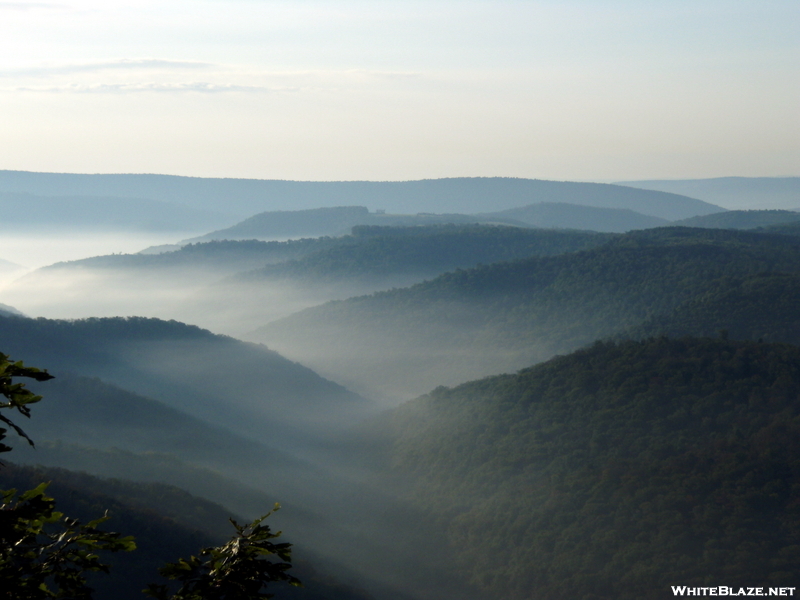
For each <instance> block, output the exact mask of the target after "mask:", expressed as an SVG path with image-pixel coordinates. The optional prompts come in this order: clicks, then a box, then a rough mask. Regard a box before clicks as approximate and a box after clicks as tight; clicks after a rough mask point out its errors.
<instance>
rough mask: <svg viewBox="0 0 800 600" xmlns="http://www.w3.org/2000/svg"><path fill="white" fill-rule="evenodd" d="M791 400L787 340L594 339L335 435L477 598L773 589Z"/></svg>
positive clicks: (796, 410) (788, 534) (795, 378)
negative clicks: (445, 542) (423, 519)
mask: <svg viewBox="0 0 800 600" xmlns="http://www.w3.org/2000/svg"><path fill="white" fill-rule="evenodd" d="M798 397H800V349H798V348H797V347H794V346H788V345H774V344H766V343H761V344H760V343H757V342H734V341H728V340H722V339H694V338H685V339H681V340H670V339H667V338H660V339H650V340H646V341H642V342H623V343H619V344H613V343H597V344H595V345H594V346H592V347H591V348H588V349H584V350H581V351H578V352H575V353H573V354H570V355H567V356H563V357H559V358H555V359H553V360H551V361H549V362H547V363H544V364H541V365H538V366H536V367H533V368H530V369H525V370H523V371H520V372H519V373H518V374H516V375H503V376H496V377H490V378H487V379H483V380H479V381H474V382H470V383H467V384H463V385H461V386H458V387H456V388H444V387H440V388H437V389H436V390H434V391H433V392H431V393H430V394H428V395H426V396H423V397H421V398H419V399H417V400H414V401H411V402H409V403H407V404H404V405H402V406H401V407H399V408H397V409H395V410H394V411H392V412H390V413H389V414H388V415H384V416H381V417H379V418H377V419H376V420H374V421H373V422H372V423H370V424H369V425H368V426H365V427H363V428H362V432H361V433H362V437H361V439H360V440H358V441H354V440H353V439H352V438H351V439H350V440H349V441H348V443H349V444H351V447H352V448H359V452H358V455H359V456H361V457H365V456H366V457H369V458H368V459H366V460H367V462H368V463H369V465H370V467H371V468H372V469H373V470H374V473H375V475H374V477H375V482H376V484H378V485H383V486H387V487H391V488H392V489H393V490H394V491H395V492H396V493H397V494H398V495H399V496H400V497H402V498H405V499H406V500H407V501H408V502H409V503H410V505H412V506H416V507H420V508H421V509H423V510H425V511H427V512H429V513H431V514H433V515H434V516H435V518H436V519H437V520H438V523H439V526H438V528H439V530H440V531H444V532H445V533H446V535H447V537H448V539H449V543H450V546H449V552H451V553H452V556H453V557H454V560H455V561H456V563H457V564H458V566H459V569H460V571H461V573H462V575H463V577H465V578H467V579H468V580H469V581H471V582H472V583H473V584H474V585H476V586H478V587H479V588H480V589H481V591H482V594H481V596H482V597H484V598H490V599H498V600H499V599H501V598H503V599H524V598H533V597H535V598H542V599H545V600H549V599H553V600H556V599H562V598H596V599H608V600H612V599H613V600H627V599H631V600H634V599H641V598H669V597H672V592H671V590H670V586H671V585H689V586H692V585H698V586H699V585H728V586H737V587H738V586H748V585H749V586H752V585H764V586H767V585H771V586H781V585H782V586H791V585H796V583H797V582H796V575H797V573H798V569H800V554H798V547H797V545H796V543H797V536H798V534H800V512H799V511H798V507H797V502H796V499H797V494H798V492H800V490H799V489H798V485H799V484H798V481H800V459H798V456H800V453H799V452H800V447H799V446H798V444H799V443H800V442H799V441H798V440H800V403H798V401H797V400H798ZM364 443H366V444H371V450H370V451H368V452H365V451H364V450H363V447H360V446H358V444H364ZM431 533H432V534H433V533H434V531H432V532H431ZM756 582H757V583H756Z"/></svg>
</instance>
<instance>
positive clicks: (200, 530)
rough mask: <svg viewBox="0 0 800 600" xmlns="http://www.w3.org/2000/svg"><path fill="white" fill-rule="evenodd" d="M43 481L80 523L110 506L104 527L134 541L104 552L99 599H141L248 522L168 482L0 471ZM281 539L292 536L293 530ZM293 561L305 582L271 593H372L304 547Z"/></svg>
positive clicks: (8, 478) (282, 598)
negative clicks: (168, 573)
mask: <svg viewBox="0 0 800 600" xmlns="http://www.w3.org/2000/svg"><path fill="white" fill-rule="evenodd" d="M43 481H48V482H50V485H49V486H48V488H47V493H48V494H49V495H51V496H52V497H54V498H55V499H56V508H57V510H59V511H61V512H63V513H64V514H66V515H68V516H70V517H72V518H77V519H80V521H81V522H82V523H88V522H89V521H92V520H94V519H97V518H98V517H100V516H102V515H103V512H104V511H105V510H108V515H109V517H110V519H109V521H107V522H106V523H105V524H104V525H102V526H101V528H102V529H105V530H108V531H117V532H119V533H122V534H123V535H132V536H134V538H135V541H136V550H134V551H133V552H131V553H127V552H123V553H120V554H113V555H107V556H103V560H104V561H107V562H108V564H110V565H111V573H110V574H96V575H94V576H92V577H91V579H90V584H91V586H92V587H93V588H94V594H93V596H92V597H93V598H95V600H143V599H144V598H145V595H144V594H143V593H142V592H141V590H142V589H144V588H145V586H146V585H148V584H149V583H156V582H157V583H164V582H165V581H166V580H164V579H163V578H162V577H160V576H159V574H158V569H159V568H160V567H162V566H164V564H165V563H167V562H174V561H177V560H178V559H179V558H187V559H188V558H189V557H190V556H192V555H197V553H198V551H199V550H200V549H201V548H203V547H208V546H216V545H219V544H222V543H224V542H226V541H227V540H228V539H230V538H231V537H232V536H233V534H234V529H233V527H232V526H231V524H230V522H229V520H228V519H229V518H231V517H236V519H237V520H238V521H239V522H244V521H243V520H242V519H241V517H238V516H237V515H235V514H231V512H230V511H229V510H228V509H226V508H225V507H223V506H220V505H219V504H215V503H213V502H209V501H207V500H204V499H202V498H199V497H197V496H192V495H191V494H188V493H187V492H185V491H183V490H181V489H179V488H176V487H173V486H170V485H165V484H159V483H135V482H132V481H125V480H120V479H102V478H97V477H92V476H90V475H87V474H86V473H78V472H74V471H69V470H66V469H53V468H43V467H27V466H18V465H14V464H6V465H4V466H3V467H2V468H0V488H2V489H10V488H15V489H18V490H29V489H33V488H35V487H36V486H37V485H39V484H40V483H41V482H43ZM272 525H273V527H274V519H273V523H272ZM279 541H280V542H289V543H291V542H292V541H293V539H292V538H291V537H290V536H288V535H287V536H283V537H282V538H281V539H280V540H279ZM293 559H294V560H293V565H294V567H293V569H292V573H293V574H294V575H296V576H297V577H299V578H301V581H303V584H304V586H303V588H292V587H289V586H288V585H285V584H280V583H278V584H273V585H272V586H271V587H270V588H269V589H268V591H269V592H270V593H272V594H275V598H276V600H371V596H369V595H368V594H367V593H366V592H363V591H361V590H359V589H356V588H353V587H351V586H347V585H344V584H342V583H340V582H338V581H337V580H336V579H335V578H333V577H332V576H331V575H330V574H328V573H320V572H319V571H317V570H316V569H315V568H314V567H312V565H311V564H310V562H309V557H308V555H307V554H305V553H304V552H303V551H302V550H299V551H298V550H295V553H294V556H293Z"/></svg>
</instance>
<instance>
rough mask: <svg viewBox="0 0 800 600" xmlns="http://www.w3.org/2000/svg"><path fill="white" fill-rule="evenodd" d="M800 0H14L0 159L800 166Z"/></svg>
mask: <svg viewBox="0 0 800 600" xmlns="http://www.w3.org/2000/svg"><path fill="white" fill-rule="evenodd" d="M798 31H800V2H797V0H760V1H759V2H754V1H752V0H747V1H736V0H724V1H722V0H704V1H703V2H697V1H696V0H693V1H685V0H670V1H664V0H636V1H634V0H559V1H551V0H545V1H536V0H529V1H526V0H493V1H485V0H480V1H479V0H457V1H451V0H426V1H425V2H422V1H417V0H404V1H400V0H368V1H366V0H364V1H361V0H343V1H335V0H292V1H275V0H224V1H219V0H161V1H158V2H155V1H150V0H136V1H135V2H128V1H122V2H120V1H113V0H103V1H102V2H101V1H99V0H75V1H71V0H64V1H56V2H0V57H2V58H0V142H2V143H0V169H14V170H27V171H54V172H77V173H168V174H176V175H192V176H201V177H248V178H259V179H296V180H356V179H366V180H408V179H422V178H432V177H457V176H512V177H531V178H540V179H557V180H583V181H616V180H632V179H682V178H704V177H720V176H731V175H739V176H797V175H800V168H798V166H800V110H798V109H799V108H800V35H797V32H798Z"/></svg>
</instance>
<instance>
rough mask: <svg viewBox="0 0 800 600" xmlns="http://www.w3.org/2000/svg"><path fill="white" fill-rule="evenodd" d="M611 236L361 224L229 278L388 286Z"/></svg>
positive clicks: (570, 249) (597, 241)
mask: <svg viewBox="0 0 800 600" xmlns="http://www.w3.org/2000/svg"><path fill="white" fill-rule="evenodd" d="M609 239H610V235H608V234H599V233H595V232H590V231H557V230H545V229H523V228H519V227H507V226H494V225H435V226H429V227H380V226H358V227H353V231H352V235H351V236H349V239H345V240H343V242H342V243H340V244H338V245H335V246H331V247H329V248H323V249H320V250H319V251H318V252H314V253H310V254H307V255H305V256H303V257H301V258H298V259H296V260H290V261H285V262H283V263H279V264H272V265H267V266H265V267H262V268H260V269H256V270H253V271H250V272H246V273H242V274H240V275H238V276H236V277H235V278H233V279H232V280H231V281H238V282H244V281H247V282H256V281H265V282H266V281H268V280H270V279H292V280H294V281H297V282H303V283H304V284H305V285H317V284H319V283H322V282H333V281H346V280H354V281H364V282H370V281H380V282H381V284H383V285H385V283H384V280H386V282H399V281H402V280H404V279H406V280H407V279H408V278H409V277H411V278H412V279H415V280H421V279H424V278H426V277H432V276H435V275H439V274H441V273H444V272H446V271H450V270H453V269H456V268H466V267H472V266H475V265H478V264H481V263H483V264H488V263H493V262H500V261H506V260H513V259H515V258H524V257H529V256H551V255H556V254H564V253H567V252H575V251H577V250H583V249H586V248H592V247H595V246H599V245H600V244H602V243H604V242H606V241H607V240H609ZM376 287H377V286H376Z"/></svg>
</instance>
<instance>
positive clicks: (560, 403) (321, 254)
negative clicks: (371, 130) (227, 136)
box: [0, 171, 800, 600]
mask: <svg viewBox="0 0 800 600" xmlns="http://www.w3.org/2000/svg"><path fill="white" fill-rule="evenodd" d="M779 183H780V186H783V187H781V189H783V188H784V187H785V184H784V183H783V182H779ZM762 184H763V182H762ZM632 185H633V184H631V186H632ZM776 193H777V192H776ZM781 193H783V192H781ZM2 194H6V195H7V197H8V198H19V197H20V195H23V194H32V195H37V196H36V197H37V198H45V197H46V198H48V202H58V200H57V198H59V195H58V194H61V195H62V196H63V197H64V198H70V200H69V202H66V201H65V204H63V206H62V208H63V209H64V210H65V211H67V213H70V214H72V215H73V216H74V219H73V220H69V219H66V220H65V219H62V218H61V217H59V218H54V219H53V223H52V225H53V226H56V227H58V226H59V223H62V222H63V227H62V230H61V231H60V232H59V235H66V234H67V233H68V232H69V231H88V230H89V229H91V227H96V228H100V229H103V228H106V227H109V225H108V223H111V222H112V221H113V219H121V221H119V222H120V223H123V224H124V226H121V227H120V231H122V230H126V229H125V228H126V227H132V228H136V227H139V228H141V227H145V228H146V227H151V225H146V226H145V225H142V223H153V222H154V221H149V220H147V219H144V220H142V217H141V215H142V213H148V214H149V213H153V214H158V215H159V218H161V217H163V218H164V219H175V220H176V223H178V225H179V226H178V225H176V227H175V229H174V231H173V230H170V231H173V233H170V235H171V236H172V237H171V238H170V239H169V243H167V244H165V245H164V246H163V247H162V246H157V247H150V248H148V247H146V246H145V245H144V244H143V245H142V248H140V250H142V252H137V253H127V252H126V253H112V254H102V253H98V254H96V255H87V256H85V257H82V258H80V259H77V260H64V261H60V262H55V263H54V264H49V265H47V266H44V267H42V268H38V269H35V270H30V271H28V272H27V273H25V274H21V275H19V274H18V275H15V276H14V277H10V278H9V280H8V281H7V282H5V283H4V284H3V286H2V288H0V302H2V303H3V306H5V307H6V308H3V307H2V306H0V309H2V310H0V342H2V345H0V352H2V353H4V354H6V355H8V356H10V359H11V360H12V361H23V362H24V364H25V365H26V366H35V367H39V368H42V369H47V371H48V372H49V373H50V374H51V375H53V376H54V379H52V380H50V381H41V382H34V383H31V384H30V385H29V387H30V389H31V390H32V391H33V392H34V393H36V394H39V395H41V396H42V397H43V399H42V400H41V402H37V403H35V404H32V405H31V412H32V418H31V419H30V420H27V419H25V420H21V421H22V422H21V425H22V426H23V429H24V430H25V432H26V433H27V434H28V435H30V437H31V438H32V439H33V440H34V441H35V443H36V447H35V448H32V447H29V446H28V445H27V444H26V443H25V440H24V439H22V438H19V437H18V436H16V437H15V435H14V434H13V433H10V434H9V439H10V440H11V442H9V444H10V445H11V446H12V447H13V452H11V453H10V454H6V455H4V462H6V463H7V467H6V468H3V469H0V487H2V488H3V489H7V488H11V487H16V488H20V489H23V488H24V489H28V488H30V487H35V484H34V482H37V481H40V480H51V481H52V482H53V483H52V488H51V490H50V491H51V492H52V494H53V495H54V496H55V497H56V498H57V499H58V500H59V502H61V499H62V498H64V500H63V502H64V510H65V512H67V511H69V512H70V513H74V514H76V515H77V516H80V517H81V518H82V519H87V520H88V519H90V518H91V515H92V514H93V511H94V512H96V511H95V510H94V509H95V508H96V507H100V506H105V507H108V508H109V511H110V514H111V516H112V521H111V522H110V523H111V524H112V525H113V527H114V528H115V529H116V530H124V531H126V532H130V533H131V534H133V535H135V536H136V537H137V540H138V539H141V540H142V543H141V548H140V551H138V552H139V556H140V557H141V558H140V559H137V562H135V563H133V564H131V565H129V566H128V567H124V566H119V565H122V564H123V562H125V561H123V560H122V559H124V558H126V557H122V556H115V557H114V567H113V570H112V576H111V577H110V578H98V579H97V584H96V585H95V584H94V583H93V587H96V590H97V592H96V596H95V597H96V598H98V599H100V600H105V599H109V600H110V599H112V598H123V596H120V595H118V594H117V592H115V591H114V590H115V589H120V587H125V589H140V588H141V587H143V586H144V585H145V584H146V583H148V582H149V581H152V579H147V576H146V575H145V572H146V571H148V570H150V571H151V572H154V571H152V569H154V567H153V565H154V564H161V563H163V562H164V561H165V560H173V559H174V558H177V556H168V555H176V554H181V555H188V554H191V552H193V550H191V548H192V547H197V546H199V545H208V544H213V543H219V541H221V540H222V539H225V537H226V535H227V533H226V532H227V531H228V524H227V522H226V519H227V517H228V516H233V517H235V518H236V519H239V520H241V519H245V520H251V519H253V518H256V517H257V516H259V515H262V514H264V513H266V512H268V511H269V510H270V509H271V508H272V506H273V505H274V504H275V503H276V502H279V503H280V504H281V510H280V511H278V512H277V513H276V514H275V515H273V516H271V517H270V521H271V522H274V527H275V528H276V530H278V529H279V530H282V531H283V532H284V533H283V537H285V539H286V540H287V541H289V542H291V543H292V544H293V545H294V548H295V552H294V559H295V567H296V568H295V569H293V571H294V570H296V572H297V577H299V578H300V579H301V580H302V581H303V582H304V583H305V584H306V586H305V587H304V588H289V587H285V588H276V590H275V593H277V594H278V595H277V596H276V597H277V598H279V599H281V598H300V599H307V600H326V599H327V600H368V599H370V598H371V599H373V600H434V599H436V600H438V599H443V600H460V599H462V598H478V597H480V598H486V599H487V600H501V599H510V600H525V599H527V598H542V599H545V600H551V599H552V600H560V599H563V598H586V599H588V598H594V599H598V598H602V599H608V600H612V599H614V600H617V599H622V600H627V599H631V600H633V599H637V598H666V597H670V596H669V586H670V585H674V584H675V583H676V582H679V583H680V584H681V585H705V584H707V583H708V582H709V580H710V579H713V581H714V582H722V583H724V584H725V585H732V586H738V585H752V584H753V583H754V582H757V583H759V584H762V583H763V584H764V585H774V586H791V585H794V584H795V583H796V581H795V580H794V577H796V573H797V572H798V567H800V556H799V555H798V554H797V545H796V539H797V534H798V531H800V515H799V514H798V512H797V506H796V504H797V503H796V498H797V492H798V491H799V490H800V483H799V482H800V463H798V460H797V456H798V452H797V450H798V449H797V448H795V446H796V445H797V440H798V439H800V436H798V433H800V431H798V426H800V413H798V410H800V404H798V398H800V349H798V345H800V312H798V310H797V306H798V301H800V213H795V212H793V211H791V210H788V209H784V208H782V209H780V210H777V209H772V208H763V207H760V206H759V205H758V204H754V205H753V210H747V209H745V208H742V209H738V208H737V209H735V210H726V209H725V208H723V207H722V205H723V204H724V201H725V200H724V197H723V195H722V192H719V193H718V194H717V195H716V196H715V199H716V200H717V201H718V202H719V203H720V204H719V205H717V204H710V203H709V202H708V201H703V200H700V199H695V198H692V197H688V196H680V195H677V194H675V193H671V192H667V191H653V190H644V189H636V188H634V187H625V186H621V185H620V186H615V185H609V184H588V183H587V184H578V183H574V182H555V181H541V180H518V179H511V178H460V179H443V180H423V181H416V182H383V183H381V182H279V181H257V180H230V181H228V180H222V179H218V180H217V179H209V180H203V179H201V178H170V177H160V176H133V175H130V176H122V175H120V176H110V175H109V176H99V175H98V176H89V175H86V176H67V175H61V174H35V173H22V172H8V171H5V172H0V196H1V195H2ZM220 197H226V198H236V200H235V201H231V202H229V203H228V204H226V205H225V207H226V208H225V210H229V211H231V212H229V213H227V216H225V213H224V211H223V210H222V209H221V206H223V204H222V203H220V202H219V198H220ZM736 197H737V198H738V197H739V196H736ZM77 198H82V199H83V200H82V202H83V201H84V200H86V198H90V199H91V200H90V201H86V202H85V206H89V207H91V206H92V202H95V203H98V204H103V205H104V206H105V209H104V210H107V211H109V212H108V213H107V214H106V213H100V212H97V211H92V210H85V211H84V212H81V211H79V210H77V208H75V207H76V206H77V204H75V203H76V202H78V200H77ZM110 198H117V199H118V200H114V201H110V200H109V199H110ZM125 198H127V200H125V201H123V200H120V199H125ZM136 198H140V199H142V202H141V203H140V204H136V202H138V200H136ZM0 200H2V198H0ZM145 201H146V202H145ZM159 202H160V203H162V204H159V205H156V204H153V203H159ZM70 203H72V204H70ZM148 203H150V204H148ZM167 203H172V204H170V208H169V210H167V208H165V206H166V204H167ZM179 204H181V205H182V206H183V208H180V210H181V211H183V212H179V209H178V208H176V207H177V206H178V205H179ZM117 206H119V207H124V208H125V210H127V211H128V216H127V217H126V216H125V215H126V213H125V212H124V211H123V212H119V213H115V214H116V216H113V218H112V216H108V215H110V214H112V213H113V212H114V210H116V209H115V207H117ZM798 206H800V203H798ZM132 207H135V208H136V209H135V210H133V209H132ZM433 207H435V209H436V211H437V212H435V213H433V212H416V213H415V212H413V211H420V210H425V209H431V208H433ZM81 210H83V209H81ZM170 211H172V212H170ZM387 211H390V212H387ZM133 213H135V214H136V217H135V219H134V218H133V217H131V214H133ZM220 215H223V216H220ZM89 217H91V218H96V222H95V223H94V225H91V227H90V226H89V224H88V220H90V219H89ZM126 219H127V220H126ZM204 219H211V222H208V221H204ZM79 222H80V223H79ZM113 222H116V221H113ZM165 222H166V221H165ZM35 225H36V224H35V223H33V224H31V225H30V226H31V227H32V228H34V229H35ZM216 225H220V226H219V227H217V226H216ZM48 226H50V225H48ZM84 227H85V228H86V229H81V228H84ZM153 227H162V225H153ZM76 228H78V229H76ZM126 231H127V230H126ZM76 235H78V236H79V235H80V233H77V234H76ZM148 235H149V234H148ZM164 539H169V540H170V541H171V544H170V545H160V544H159V540H164ZM94 581H95V580H93V582H94ZM130 586H133V588H131V587H130ZM136 586H139V587H138V588H137V587H136ZM128 597H131V598H133V597H139V596H138V595H136V594H133V593H132V594H131V595H130V596H124V598H125V600H127V598H128Z"/></svg>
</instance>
